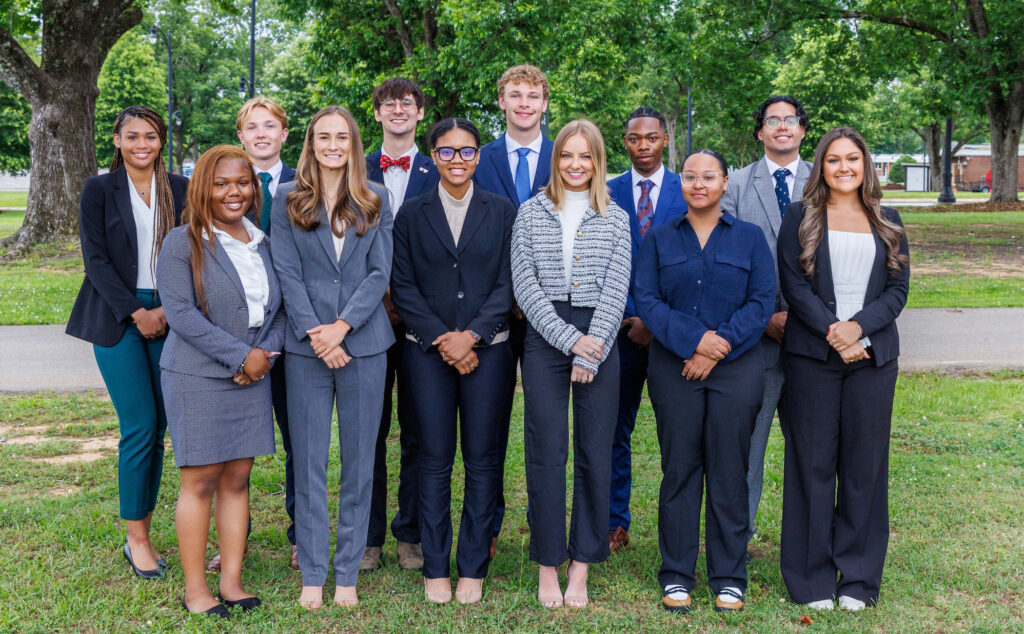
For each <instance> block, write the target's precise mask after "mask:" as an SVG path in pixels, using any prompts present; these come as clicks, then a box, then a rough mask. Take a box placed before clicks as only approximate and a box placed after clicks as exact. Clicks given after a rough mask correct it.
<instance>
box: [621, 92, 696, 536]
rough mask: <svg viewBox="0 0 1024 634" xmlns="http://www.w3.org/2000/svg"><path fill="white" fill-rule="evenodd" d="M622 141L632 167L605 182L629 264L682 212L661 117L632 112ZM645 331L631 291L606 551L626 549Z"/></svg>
mask: <svg viewBox="0 0 1024 634" xmlns="http://www.w3.org/2000/svg"><path fill="white" fill-rule="evenodd" d="M625 128H626V130H625V134H624V136H623V140H624V142H625V145H626V153H627V154H629V160H630V162H631V163H632V164H633V167H632V168H630V170H629V171H628V172H626V173H624V174H622V175H621V176H618V177H616V178H614V179H612V180H611V181H609V182H608V189H609V190H610V191H611V195H612V200H614V201H615V203H616V204H617V205H618V206H619V207H622V208H623V209H625V210H626V212H627V213H628V214H629V226H630V232H631V233H632V235H633V264H634V267H633V268H635V264H636V257H637V254H638V253H639V251H640V243H641V242H642V241H643V239H644V236H645V235H647V232H648V231H649V230H650V229H652V228H654V227H656V226H658V225H661V224H664V223H665V222H667V221H668V220H669V219H671V218H674V217H676V216H678V215H679V214H681V213H683V212H685V211H686V201H684V200H683V190H682V185H681V184H680V181H679V175H678V174H674V173H672V172H670V171H669V170H668V169H666V168H665V165H664V163H662V155H663V154H664V151H665V145H666V144H667V143H668V132H667V129H666V125H665V117H663V116H662V114H661V113H660V112H658V111H657V110H654V109H652V108H637V109H636V110H634V111H633V112H632V113H630V115H629V116H628V117H626V125H625ZM651 339H652V335H651V331H650V330H648V329H647V327H646V326H644V323H643V322H642V321H641V320H640V318H639V317H637V315H636V308H635V306H634V304H633V295H632V292H631V293H630V294H629V296H628V297H627V298H626V312H625V314H624V315H623V317H622V327H621V329H620V330H619V334H618V341H617V342H616V344H617V345H618V348H619V414H618V421H617V422H616V425H615V438H614V441H613V444H612V483H611V504H610V506H609V514H608V546H609V547H610V548H611V551H612V552H616V551H618V550H620V549H622V548H626V547H628V546H629V523H630V519H631V517H630V513H629V496H630V488H631V487H632V483H633V474H632V453H631V446H630V439H631V436H632V434H633V427H634V426H635V425H636V414H637V411H638V410H639V408H640V399H641V398H643V395H644V382H645V381H646V380H647V351H648V347H649V346H650V343H651Z"/></svg>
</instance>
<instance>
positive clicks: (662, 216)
mask: <svg viewBox="0 0 1024 634" xmlns="http://www.w3.org/2000/svg"><path fill="white" fill-rule="evenodd" d="M682 195H683V185H682V181H680V180H679V175H678V174H674V173H672V172H670V171H668V169H667V168H666V169H665V177H664V178H662V179H661V192H660V195H659V196H658V206H657V207H655V208H654V222H653V223H652V224H651V226H657V225H660V224H662V223H663V222H665V221H666V220H668V219H669V218H670V217H671V216H670V215H669V210H671V209H674V208H675V207H677V206H682V207H684V208H685V207H686V203H685V202H682V203H681V202H680V200H679V199H680V198H681V197H682ZM630 200H633V198H632V196H631V197H630Z"/></svg>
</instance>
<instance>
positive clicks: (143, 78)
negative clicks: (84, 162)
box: [95, 27, 167, 167]
mask: <svg viewBox="0 0 1024 634" xmlns="http://www.w3.org/2000/svg"><path fill="white" fill-rule="evenodd" d="M145 33H146V32H145V31H144V30H143V29H142V28H140V27H135V28H133V29H132V30H131V31H128V32H127V33H125V34H124V35H123V36H121V39H120V40H118V41H117V44H114V46H113V48H111V49H110V53H109V54H107V59H106V61H105V62H104V63H103V69H102V70H100V77H99V80H98V82H97V84H98V86H99V89H100V94H99V97H97V98H96V116H95V121H96V125H95V128H96V164H97V165H99V166H100V167H107V166H108V165H109V164H110V161H111V158H112V157H113V156H114V143H113V141H112V139H111V136H112V133H111V131H112V130H113V126H114V120H115V119H116V118H117V115H118V113H120V112H121V111H122V110H124V109H125V108H127V107H128V106H149V107H150V108H153V109H154V110H156V111H157V112H159V113H161V114H163V115H164V116H166V112H167V84H166V74H165V73H166V72H167V70H166V68H165V67H164V65H162V64H160V63H159V62H158V61H157V58H156V56H155V55H154V51H153V47H152V46H151V45H150V43H149V40H148V39H146V35H145Z"/></svg>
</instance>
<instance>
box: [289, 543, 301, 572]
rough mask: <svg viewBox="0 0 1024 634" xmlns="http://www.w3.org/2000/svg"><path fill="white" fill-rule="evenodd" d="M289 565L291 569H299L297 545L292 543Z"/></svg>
mask: <svg viewBox="0 0 1024 634" xmlns="http://www.w3.org/2000/svg"><path fill="white" fill-rule="evenodd" d="M291 566H292V569H293V570H300V568H299V547H298V546H296V545H295V544H292V561H291Z"/></svg>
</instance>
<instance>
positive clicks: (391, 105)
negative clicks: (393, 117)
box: [380, 97, 417, 110]
mask: <svg viewBox="0 0 1024 634" xmlns="http://www.w3.org/2000/svg"><path fill="white" fill-rule="evenodd" d="M399 106H401V107H402V110H416V109H417V108H416V100H415V99H410V98H408V97H406V98H405V99H403V100H401V101H396V100H394V99H385V100H384V101H382V102H380V109H381V110H394V109H395V108H397V107H399Z"/></svg>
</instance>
